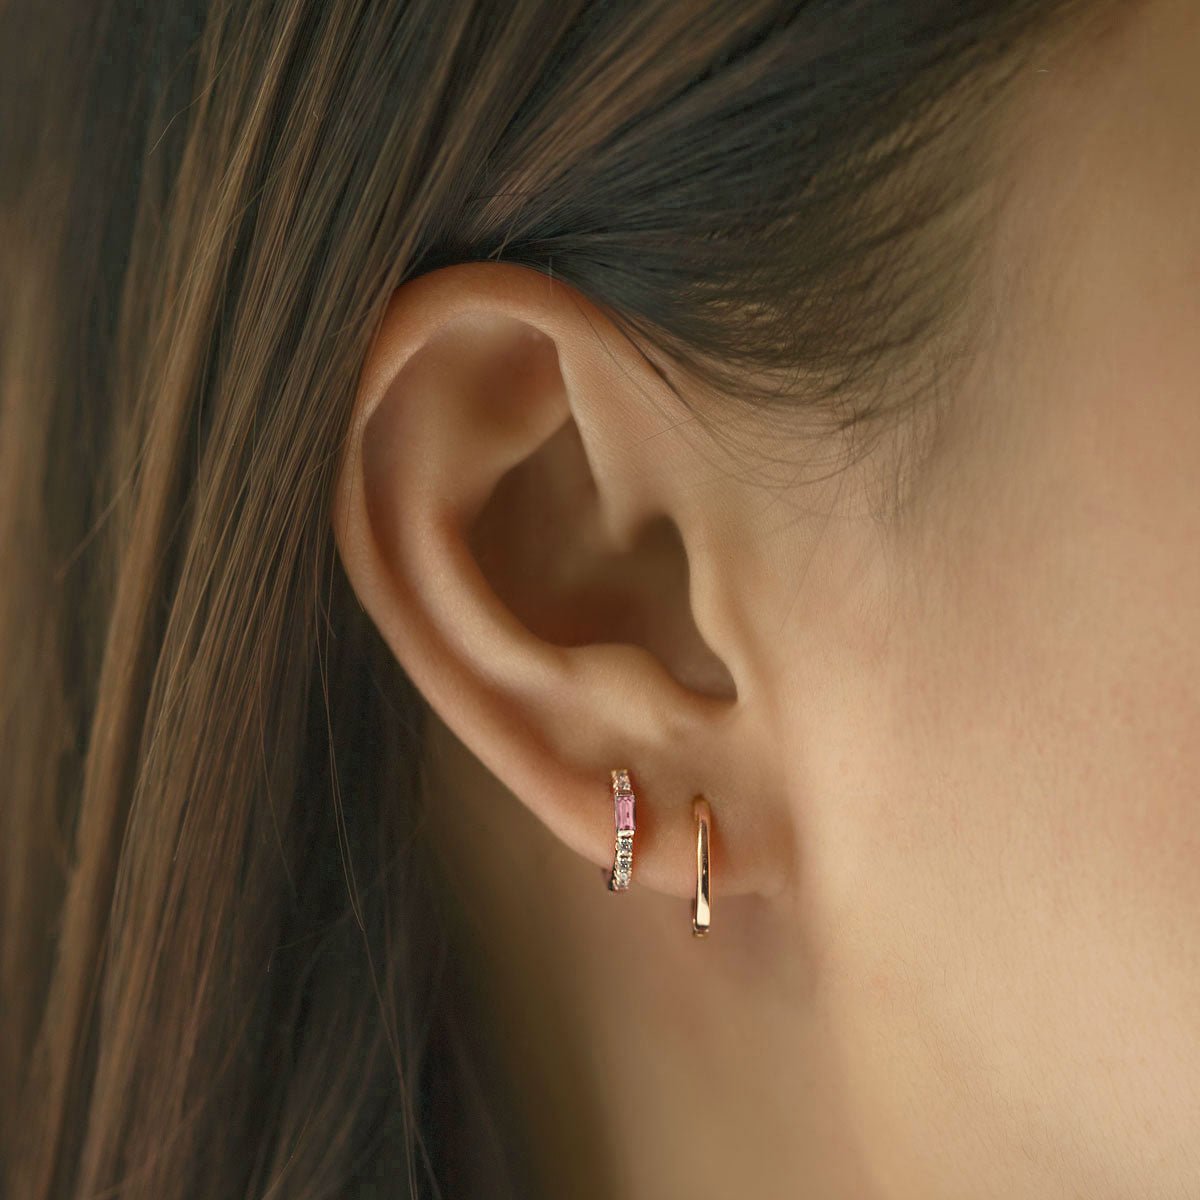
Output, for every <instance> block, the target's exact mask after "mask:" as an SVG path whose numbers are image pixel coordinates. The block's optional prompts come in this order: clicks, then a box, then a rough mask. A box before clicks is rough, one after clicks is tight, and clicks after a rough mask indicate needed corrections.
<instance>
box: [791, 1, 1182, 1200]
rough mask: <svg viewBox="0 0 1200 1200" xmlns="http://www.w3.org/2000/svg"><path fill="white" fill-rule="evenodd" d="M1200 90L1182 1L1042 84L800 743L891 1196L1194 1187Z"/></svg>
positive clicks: (840, 980) (844, 1038)
mask: <svg viewBox="0 0 1200 1200" xmlns="http://www.w3.org/2000/svg"><path fill="white" fill-rule="evenodd" d="M1197 62H1200V10H1197V9H1196V8H1195V6H1193V5H1186V4H1174V5H1172V4H1166V5H1162V6H1159V8H1157V9H1156V10H1153V11H1152V12H1147V13H1145V14H1143V18H1142V24H1141V26H1140V28H1139V33H1138V36H1137V37H1135V38H1134V39H1132V40H1131V41H1130V42H1128V43H1127V44H1125V45H1123V46H1122V47H1121V48H1120V50H1119V51H1116V52H1114V54H1113V57H1112V58H1111V59H1106V61H1105V62H1103V63H1102V64H1098V65H1095V66H1094V68H1093V71H1092V73H1090V74H1089V73H1087V72H1083V73H1081V74H1069V75H1068V76H1067V77H1066V78H1058V77H1056V76H1055V75H1054V74H1052V73H1047V74H1045V75H1039V76H1037V77H1036V78H1035V79H1033V80H1031V81H1030V88H1031V90H1032V91H1033V92H1034V95H1032V96H1031V98H1030V102H1029V105H1028V110H1029V117H1030V121H1031V123H1030V125H1029V127H1028V134H1027V136H1026V138H1025V140H1024V141H1023V143H1022V145H1023V151H1022V156H1021V158H1020V160H1019V163H1018V166H1017V169H1018V170H1020V171H1021V173H1022V174H1021V178H1020V179H1019V180H1017V181H1016V185H1015V187H1014V190H1013V192H1012V195H1011V197H1010V205H1009V207H1008V208H1007V209H1006V212H1005V216H1004V219H1003V224H1002V227H1001V231H1000V234H999V236H998V238H997V248H996V254H995V257H994V260H993V264H992V269H993V272H994V273H993V275H992V277H991V280H990V284H989V286H991V287H992V288H993V289H994V293H993V295H994V308H995V312H996V324H995V335H994V338H993V340H992V342H991V344H990V346H989V348H988V351H987V352H986V353H985V354H984V355H982V356H981V357H980V359H979V361H978V362H977V363H975V364H974V366H973V369H972V373H971V380H970V384H969V386H968V387H967V388H965V389H964V390H963V393H962V395H961V396H956V397H955V400H954V403H953V404H952V405H951V407H950V409H949V411H948V412H947V415H946V420H945V422H944V425H943V427H942V429H941V431H940V434H939V437H938V440H937V443H936V445H935V446H934V448H933V450H932V452H931V455H930V458H929V460H928V462H927V463H926V465H925V474H924V477H923V479H922V481H921V483H920V485H919V488H918V491H917V495H916V498H915V500H914V503H913V505H912V506H911V508H910V509H909V510H908V511H907V512H906V513H905V514H904V515H903V517H902V518H901V520H900V521H899V522H897V524H896V525H895V526H894V527H893V528H891V529H889V530H887V531H886V532H885V533H884V534H882V535H881V540H880V549H879V554H878V560H879V561H880V562H886V564H887V565H886V566H884V567H881V568H880V570H879V575H880V578H881V582H880V584H879V586H878V589H877V591H878V600H877V602H876V603H875V604H873V605H868V606H866V612H867V613H868V614H870V615H869V616H868V618H867V625H868V627H869V628H871V629H872V630H873V631H874V632H873V635H872V639H868V638H864V637H863V636H861V634H862V627H860V626H853V627H851V628H850V630H849V632H848V634H847V642H846V644H847V646H857V645H862V644H864V642H867V641H870V640H874V642H875V643H876V650H875V652H874V653H873V655H872V656H871V657H870V658H869V659H865V660H861V661H859V662H858V663H857V665H853V666H847V663H851V662H852V660H851V659H849V658H847V657H845V656H842V657H841V658H839V659H837V661H836V665H835V667H834V669H833V672H836V677H835V676H834V673H833V672H831V674H830V677H829V678H828V679H827V680H826V683H825V687H826V688H827V689H828V691H829V693H830V694H834V693H835V692H836V693H837V694H839V695H842V696H844V697H848V699H847V700H846V701H845V702H844V703H843V704H841V706H840V708H838V709H836V710H835V711H838V712H839V713H840V714H841V718H842V719H843V728H842V729H841V731H840V735H837V736H833V737H831V738H829V739H828V740H827V741H826V742H825V743H824V744H823V746H822V750H821V761H820V763H819V765H818V766H816V767H815V768H814V766H813V763H812V749H811V745H808V746H804V747H803V748H802V747H801V745H800V743H799V741H797V742H796V743H795V748H794V755H795V758H794V762H795V769H796V773H797V775H798V776H799V775H801V774H803V775H804V776H806V777H808V783H807V787H808V788H810V789H812V790H813V791H814V793H815V794H821V795H823V796H824V799H823V800H822V802H821V805H820V806H819V808H820V811H819V813H817V814H816V815H814V816H811V817H810V818H809V819H808V831H809V833H810V835H811V836H812V838H813V839H814V841H815V845H814V848H813V850H812V852H811V854H810V856H809V862H810V864H811V865H812V869H813V870H814V871H815V872H817V873H818V874H819V878H818V879H817V880H815V881H814V882H813V883H812V885H811V888H810V889H809V890H808V891H807V892H806V893H805V894H806V896H808V897H810V898H812V897H816V906H817V907H818V908H819V909H820V911H821V917H820V920H819V924H820V928H821V934H820V937H821V942H822V946H823V947H824V951H825V953H826V954H827V955H828V956H829V961H831V962H832V963H833V964H835V966H833V967H832V968H830V969H828V970H827V971H826V972H825V974H824V986H826V987H827V989H828V992H827V1000H828V1005H829V1011H830V1013H831V1014H837V1015H836V1018H835V1019H836V1021H837V1023H838V1026H839V1030H840V1032H839V1038H838V1040H839V1044H840V1047H841V1050H842V1052H843V1053H844V1055H845V1062H846V1064H847V1070H848V1074H849V1077H850V1078H851V1079H852V1080H854V1081H855V1082H854V1084H853V1086H852V1088H851V1094H852V1101H851V1103H852V1104H853V1105H861V1106H862V1112H863V1113H864V1114H869V1116H864V1117H863V1119H862V1122H861V1125H862V1127H863V1128H864V1129H869V1130H870V1131H871V1135H870V1136H871V1138H872V1147H873V1149H872V1150H871V1151H870V1152H869V1155H870V1156H871V1157H874V1158H875V1160H876V1162H877V1165H878V1167H879V1170H880V1172H881V1179H884V1178H891V1179H892V1180H898V1179H904V1180H905V1181H906V1186H907V1190H905V1189H904V1188H899V1189H897V1193H896V1194H900V1195H916V1194H920V1195H925V1196H953V1195H972V1196H978V1195H996V1196H1014V1195H1020V1196H1035V1195H1036V1196H1049V1195H1087V1196H1089V1197H1101V1196H1103V1197H1108V1196H1113V1197H1115V1196H1135V1195H1137V1196H1142V1195H1147V1196H1148V1195H1153V1196H1155V1197H1168V1196H1170V1197H1184V1196H1191V1195H1195V1194H1197V1193H1198V1191H1200V1136H1198V1132H1197V1131H1200V949H1198V948H1197V942H1196V936H1195V934H1196V930H1197V928H1198V923H1200V72H1198V71H1197V70H1196V63H1197ZM877 612H885V613H886V614H887V616H886V619H877V618H876V616H875V615H874V614H876V613H877ZM805 670H806V668H805V666H804V665H803V664H797V665H796V673H797V675H798V676H799V675H802V674H803V673H804V671H805ZM835 796H837V797H840V799H837V800H835V799H834V797H835ZM795 802H796V804H797V806H801V805H803V804H804V799H803V797H800V796H797V797H796V799H795ZM800 824H801V825H803V824H804V819H800ZM931 1102H932V1103H931ZM956 1163H959V1164H968V1163H970V1164H975V1165H976V1167H977V1168H978V1166H979V1165H981V1164H982V1165H985V1166H986V1170H985V1173H984V1176H982V1177H981V1176H980V1174H978V1173H977V1171H976V1173H972V1174H967V1173H965V1172H964V1173H962V1174H960V1173H959V1169H958V1168H956V1167H955V1166H953V1165H948V1164H956ZM885 1194H886V1193H885Z"/></svg>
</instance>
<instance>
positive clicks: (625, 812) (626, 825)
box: [613, 795, 633, 831]
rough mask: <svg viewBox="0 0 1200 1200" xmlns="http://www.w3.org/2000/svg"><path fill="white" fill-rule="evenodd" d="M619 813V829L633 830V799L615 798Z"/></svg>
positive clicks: (622, 796)
mask: <svg viewBox="0 0 1200 1200" xmlns="http://www.w3.org/2000/svg"><path fill="white" fill-rule="evenodd" d="M613 804H614V805H615V806H616V811H617V828H618V829H622V830H625V829H627V830H630V831H632V830H633V797H632V796H626V795H617V796H614V797H613Z"/></svg>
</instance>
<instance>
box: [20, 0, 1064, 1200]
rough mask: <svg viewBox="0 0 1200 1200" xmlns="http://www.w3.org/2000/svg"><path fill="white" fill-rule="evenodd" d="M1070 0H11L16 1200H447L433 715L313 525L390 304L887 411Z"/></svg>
mask: <svg viewBox="0 0 1200 1200" xmlns="http://www.w3.org/2000/svg"><path fill="white" fill-rule="evenodd" d="M1068 7H1071V8H1073V7H1074V6H1067V5H1064V4H1063V3H1057V4H1051V3H1047V2H1046V0H1003V2H1002V0H836V2H835V0H800V2H795V3H780V2H778V0H743V2H739V3H687V2H679V0H671V2H663V0H627V2H626V0H622V2H609V3H599V2H589V0H508V2H505V3H497V2H490V0H386V2H381V0H212V2H211V3H202V2H200V0H195V2H186V0H159V2H158V3H154V4H146V3H143V2H142V0H103V2H101V0H97V2H96V3H92V2H88V3H83V2H81V0H76V2H75V3H66V2H64V3H59V4H53V5H45V4H41V3H36V2H34V0H10V3H9V4H7V5H5V6H3V9H2V10H0V22H2V25H3V28H2V30H0V47H2V52H0V58H2V60H3V61H2V63H0V66H2V69H0V101H2V104H3V108H2V110H0V139H2V141H0V261H2V262H3V264H4V272H3V277H4V280H5V284H6V286H5V288H4V290H3V294H2V295H0V388H2V393H0V403H2V406H3V407H2V409H0V571H2V578H3V584H2V585H0V654H2V658H0V679H2V681H3V692H2V695H0V754H2V764H3V778H2V780H0V787H2V794H0V1012H2V1013H3V1019H2V1021H0V1139H2V1150H3V1160H2V1164H0V1179H2V1180H3V1192H4V1194H5V1195H6V1196H9V1197H12V1198H13V1200H17V1198H20V1200H50V1198H51V1197H64V1198H65V1197H74V1198H78V1200H82V1198H83V1197H88V1198H99V1197H104V1196H118V1195H119V1196H121V1197H125V1198H130V1200H132V1198H134V1197H147V1198H153V1200H184V1198H185V1197H188V1198H193V1197H194V1198H200V1197H205V1198H210V1200H230V1198H232V1197H239V1196H244V1197H266V1196H272V1197H277V1196H285V1197H290V1198H294V1197H302V1198H305V1200H309V1198H315V1197H325V1196H346V1195H351V1194H357V1195H363V1196H370V1195H377V1194H387V1195H398V1194H402V1193H405V1189H408V1193H411V1194H412V1195H414V1196H416V1195H427V1194H443V1195H448V1196H460V1195H463V1194H464V1191H465V1189H466V1187H467V1185H466V1184H464V1183H462V1182H461V1176H460V1175H456V1171H457V1170H458V1168H459V1167H460V1165H461V1164H462V1162H463V1161H464V1157H465V1156H466V1155H467V1154H474V1153H476V1152H477V1150H478V1147H479V1146H480V1145H481V1144H482V1141H483V1132H484V1130H485V1127H486V1121H487V1112H488V1108H487V1104H486V1102H484V1101H482V1100H480V1101H479V1102H478V1103H477V1104H474V1103H472V1102H471V1101H470V1098H471V1097H472V1096H474V1095H475V1094H476V1093H477V1092H478V1091H479V1087H478V1085H477V1083H476V1082H474V1081H473V1080H474V1075H475V1074H476V1073H477V1072H478V1071H479V1070H480V1069H481V1068H479V1067H478V1062H479V1059H478V1052H477V1051H476V1050H473V1049H472V1030H473V1028H474V1026H473V1024H472V1023H471V1020H470V1018H469V1014H468V1010H467V1009H465V1008H464V1002H463V999H462V992H461V987H460V984H459V982H458V980H459V975H458V973H457V968H456V963H457V962H458V960H459V957H460V953H459V952H456V951H455V950H454V949H453V948H452V946H451V944H450V942H449V941H448V939H447V935H446V932H445V930H446V922H447V918H446V914H445V913H444V912H443V910H442V907H441V905H442V902H441V901H439V899H438V895H439V891H438V887H437V885H436V876H435V874H434V871H433V867H432V865H431V864H430V862H429V856H428V854H427V853H426V852H425V850H424V849H423V843H422V840H421V836H420V835H421V826H420V805H419V802H418V801H419V782H420V745H421V728H422V702H421V699H420V697H419V696H418V695H416V694H415V693H414V692H413V690H412V689H411V687H410V686H409V684H408V683H407V682H406V680H405V679H404V677H403V675H402V674H401V672H400V671H399V669H398V667H397V665H396V664H395V662H394V660H393V659H392V657H391V656H390V655H389V654H388V652H387V650H386V648H385V646H384V645H383V644H382V642H381V640H380V638H379V637H378V636H377V634H376V632H375V630H374V629H373V627H372V626H371V625H370V623H369V621H368V620H367V619H366V617H365V616H364V614H363V612H362V610H361V609H360V607H359V606H358V604H357V602H356V601H355V598H354V596H353V594H352V593H351V591H350V589H349V588H348V586H347V584H346V581H345V579H344V577H343V576H342V574H341V572H340V570H339V567H338V563H337V558H336V554H335V551H334V546H333V540H332V535H331V526H330V505H331V502H332V484H333V478H334V470H335V466H336V461H337V455H338V450H339V447H340V443H341V440H342V438H343V436H344V435H345V432H346V427H347V422H348V417H349V412H350V404H351V400H352V397H353V393H354V389H355V384H356V380H357V374H358V370H359V366H360V364H361V362H362V360H363V357H364V354H365V352H366V349H367V347H368V344H369V341H370V338H371V336H372V334H373V332H374V330H375V328H376V327H377V324H378V322H379V320H380V318H381V316H382V313H383V309H384V306H385V304H386V303H387V300H388V297H389V295H390V294H391V293H392V291H393V290H394V289H395V288H397V287H398V286H400V285H401V284H403V283H404V281H405V280H407V279H410V278H412V277H414V276H416V275H419V274H421V273H423V272H426V271H429V270H431V269H433V268H435V267H439V266H445V265H448V264H453V263H458V262H463V261H467V260H476V259H503V260H506V261H511V262H516V263H522V264H525V265H527V266H529V267H532V268H534V269H537V270H539V271H545V272H547V273H552V274H553V275H554V276H555V277H557V278H559V279H562V280H565V281H567V282H569V283H570V284H571V285H573V286H574V287H576V288H578V289H579V290H580V291H581V292H583V293H585V294H586V295H587V296H588V297H589V298H590V299H591V300H592V301H593V302H595V303H597V304H600V305H603V306H604V307H605V309H606V310H607V311H610V312H611V313H612V315H613V318H614V320H616V321H617V323H618V325H619V326H620V327H621V328H622V329H624V330H625V331H627V332H628V334H629V336H630V337H632V338H633V339H634V340H635V341H636V342H637V343H638V345H639V347H640V348H641V349H642V350H643V352H645V353H646V354H647V355H648V356H650V357H651V358H652V359H653V360H654V361H656V362H657V363H659V364H661V368H662V369H663V370H664V372H667V371H669V370H676V369H678V370H686V371H691V372H693V373H694V374H695V375H696V376H697V377H699V378H703V379H706V380H709V381H711V382H712V383H713V384H714V385H716V386H717V387H718V388H719V389H720V390H721V391H723V392H725V393H727V394H728V395H729V402H730V403H731V404H732V403H734V402H735V401H739V400H740V401H742V402H748V403H752V404H753V403H757V402H760V401H761V402H762V405H761V406H762V407H763V408H764V411H767V410H770V409H771V408H772V406H773V408H774V410H779V409H780V408H784V407H786V408H787V409H789V410H790V411H795V412H812V413H822V414H827V415H828V416H829V417H830V418H831V419H832V420H834V421H836V422H838V423H841V424H843V425H845V424H847V423H854V422H859V423H864V422H867V421H868V420H869V419H882V417H884V416H885V415H889V414H890V415H891V416H892V417H893V418H894V419H898V418H896V414H895V412H894V411H893V410H894V408H895V404H894V401H895V400H896V395H897V393H898V392H899V391H902V389H896V388H889V389H884V388H882V387H879V386H876V385H877V384H878V383H879V381H881V380H883V379H885V378H888V379H892V380H895V379H897V378H899V377H901V375H902V374H903V370H904V367H905V365H906V364H912V363H913V362H917V361H920V360H921V358H922V354H923V352H924V351H925V350H926V349H927V348H928V346H929V345H930V344H931V342H932V341H933V340H936V339H937V338H939V337H943V336H945V334H946V331H947V330H949V329H950V328H951V327H952V326H953V325H954V321H953V320H952V319H951V318H952V315H953V313H954V312H955V311H957V310H958V308H959V306H960V302H961V300H962V298H963V296H965V295H966V294H967V292H966V288H967V284H968V283H969V271H968V270H966V269H964V264H969V263H970V262H971V256H970V254H969V253H968V252H967V251H969V249H970V247H971V246H972V245H974V244H976V240H977V235H978V229H976V228H975V225H976V223H975V222H973V221H965V222H964V221H961V220H958V219H957V217H958V215H961V214H963V213H967V212H971V211H973V210H972V207H971V205H970V204H969V203H968V201H969V198H970V196H971V195H972V194H973V193H974V190H975V189H976V188H977V187H978V185H979V184H980V182H981V181H982V180H983V179H984V178H986V167H987V163H986V161H985V155H984V153H983V150H982V148H985V147H986V146H988V145H989V141H988V138H987V137H986V136H985V134H986V133H987V128H988V126H989V123H990V122H991V121H992V120H993V119H994V116H995V114H996V113H997V112H998V111H1000V109H999V107H998V104H999V101H1000V100H1001V99H1002V98H1003V97H1004V96H1005V94H1006V85H1007V84H1008V83H1009V82H1011V81H1012V80H1013V79H1015V78H1019V77H1020V73H1021V71H1022V70H1023V69H1025V67H1024V62H1025V59H1024V56H1023V54H1022V49H1023V48H1027V47H1029V46H1031V45H1036V44H1037V41H1038V39H1039V38H1040V37H1042V36H1045V35H1046V29H1047V24H1046V23H1047V21H1048V19H1049V17H1050V15H1051V14H1055V15H1057V16H1058V17H1061V16H1062V14H1063V13H1064V12H1065V11H1067V9H1068ZM751 380H754V381H755V382H754V383H753V384H752V383H751ZM766 380H770V383H769V384H768V383H766V382H765V381H766ZM913 394H915V390H914V392H913ZM464 1014H466V1015H464ZM503 1144H507V1143H506V1139H504V1138H500V1139H499V1142H498V1143H497V1145H500V1146H501V1148H502V1146H503ZM509 1168H511V1169H512V1170H516V1169H517V1168H516V1167H515V1166H514V1165H513V1164H511V1163H510V1164H509ZM509 1168H506V1169H509ZM489 1194H490V1195H494V1196H499V1195H503V1194H504V1192H503V1190H502V1187H501V1184H500V1182H499V1177H498V1176H497V1177H496V1183H495V1187H494V1190H492V1191H491V1192H490V1193H489Z"/></svg>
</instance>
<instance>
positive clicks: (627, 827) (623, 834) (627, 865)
mask: <svg viewBox="0 0 1200 1200" xmlns="http://www.w3.org/2000/svg"><path fill="white" fill-rule="evenodd" d="M612 795H613V820H614V822H615V824H616V827H617V845H616V854H615V856H614V858H613V869H612V875H611V876H610V877H609V880H608V890H609V891H610V892H626V891H628V890H629V877H630V876H631V875H632V874H633V831H634V808H635V805H636V800H637V798H636V797H635V796H634V794H633V787H632V786H631V785H630V782H629V771H628V769H627V768H624V767H621V768H618V769H617V770H615V771H613V773H612Z"/></svg>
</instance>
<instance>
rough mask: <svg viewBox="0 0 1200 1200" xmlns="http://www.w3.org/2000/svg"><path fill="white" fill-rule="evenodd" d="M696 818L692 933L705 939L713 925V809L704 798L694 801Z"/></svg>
mask: <svg viewBox="0 0 1200 1200" xmlns="http://www.w3.org/2000/svg"><path fill="white" fill-rule="evenodd" d="M692 812H693V813H694V814H695V817H696V897H695V899H694V900H693V901H692V933H693V934H695V936H696V937H704V936H705V935H706V934H707V933H708V927H709V925H710V924H711V923H712V890H711V889H712V871H711V867H710V865H709V839H710V835H711V826H712V809H710V808H709V805H708V801H707V800H705V798H704V797H703V796H697V797H696V798H695V799H694V800H693V801H692Z"/></svg>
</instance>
